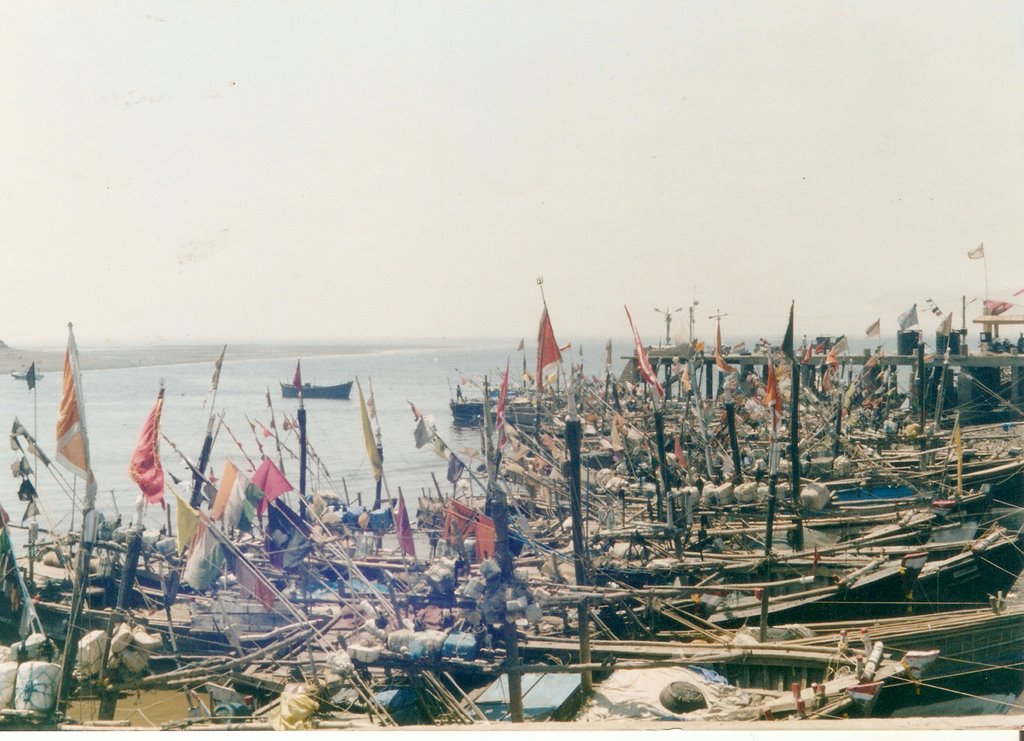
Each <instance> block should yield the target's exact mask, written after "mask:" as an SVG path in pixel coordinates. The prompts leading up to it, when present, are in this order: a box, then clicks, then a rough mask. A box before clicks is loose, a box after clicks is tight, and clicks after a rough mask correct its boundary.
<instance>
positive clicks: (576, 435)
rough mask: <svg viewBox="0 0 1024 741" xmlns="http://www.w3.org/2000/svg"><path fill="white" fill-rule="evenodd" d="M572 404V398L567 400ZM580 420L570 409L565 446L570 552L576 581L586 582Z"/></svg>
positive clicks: (566, 425) (566, 424) (566, 422)
mask: <svg viewBox="0 0 1024 741" xmlns="http://www.w3.org/2000/svg"><path fill="white" fill-rule="evenodd" d="M569 403H570V404H572V403H573V402H572V400H571V399H570V401H569ZM580 436H581V429H580V421H579V419H578V418H577V417H576V415H575V414H574V413H573V410H571V409H570V414H569V419H567V420H566V421H565V447H566V448H567V449H568V452H569V476H568V478H569V512H570V515H571V519H572V553H573V564H574V565H575V567H576V583H577V584H580V585H583V584H587V567H586V544H585V542H584V540H583V512H582V501H581V500H582V497H581V488H582V487H581V483H580V467H581V465H580Z"/></svg>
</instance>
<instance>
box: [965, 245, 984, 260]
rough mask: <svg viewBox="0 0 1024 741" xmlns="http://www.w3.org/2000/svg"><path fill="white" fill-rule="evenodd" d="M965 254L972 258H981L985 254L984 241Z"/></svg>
mask: <svg viewBox="0 0 1024 741" xmlns="http://www.w3.org/2000/svg"><path fill="white" fill-rule="evenodd" d="M967 256H968V257H969V258H971V259H972V260H980V259H981V258H983V257H984V256H985V243H984V242H982V243H981V244H979V245H978V246H977V247H975V248H974V249H973V250H971V251H970V252H968V253H967Z"/></svg>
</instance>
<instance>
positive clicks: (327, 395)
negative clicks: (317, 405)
mask: <svg viewBox="0 0 1024 741" xmlns="http://www.w3.org/2000/svg"><path fill="white" fill-rule="evenodd" d="M351 392H352V381H346V382H345V383H339V384H337V385H336V386H315V385H313V384H311V383H304V384H302V398H304V399H347V398H348V395H349V394H350V393H351ZM281 396H283V397H284V398H285V399H297V398H298V397H299V389H298V388H297V387H295V386H293V385H292V384H290V383H282V384H281Z"/></svg>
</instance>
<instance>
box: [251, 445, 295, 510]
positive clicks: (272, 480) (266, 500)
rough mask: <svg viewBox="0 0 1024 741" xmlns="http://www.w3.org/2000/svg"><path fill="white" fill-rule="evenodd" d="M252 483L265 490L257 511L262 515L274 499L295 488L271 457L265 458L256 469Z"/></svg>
mask: <svg viewBox="0 0 1024 741" xmlns="http://www.w3.org/2000/svg"><path fill="white" fill-rule="evenodd" d="M252 483H254V484H256V486H258V487H259V488H260V490H261V491H262V492H263V499H261V500H260V503H259V506H257V507H256V513H257V514H260V515H262V514H263V513H264V512H266V511H267V507H268V506H269V505H270V503H271V502H272V501H274V500H275V499H277V498H278V497H279V496H281V495H282V494H284V493H285V492H288V491H292V490H293V489H294V488H295V487H293V486H292V485H291V484H289V483H288V479H286V478H285V477H284V474H283V473H281V471H280V470H279V469H278V467H277V466H275V465H274V462H273V461H272V460H270V459H269V458H264V459H263V463H261V464H260V467H259V468H257V469H256V473H254V474H253V475H252Z"/></svg>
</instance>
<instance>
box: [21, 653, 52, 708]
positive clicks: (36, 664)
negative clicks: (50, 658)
mask: <svg viewBox="0 0 1024 741" xmlns="http://www.w3.org/2000/svg"><path fill="white" fill-rule="evenodd" d="M59 676H60V665H59V664H50V663H47V662H45V661H26V662H25V663H24V664H22V665H21V666H19V667H18V679H17V685H16V687H15V690H14V707H15V709H16V710H36V711H39V712H47V711H49V710H52V709H53V706H54V704H55V703H56V702H57V679H58V677H59Z"/></svg>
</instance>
